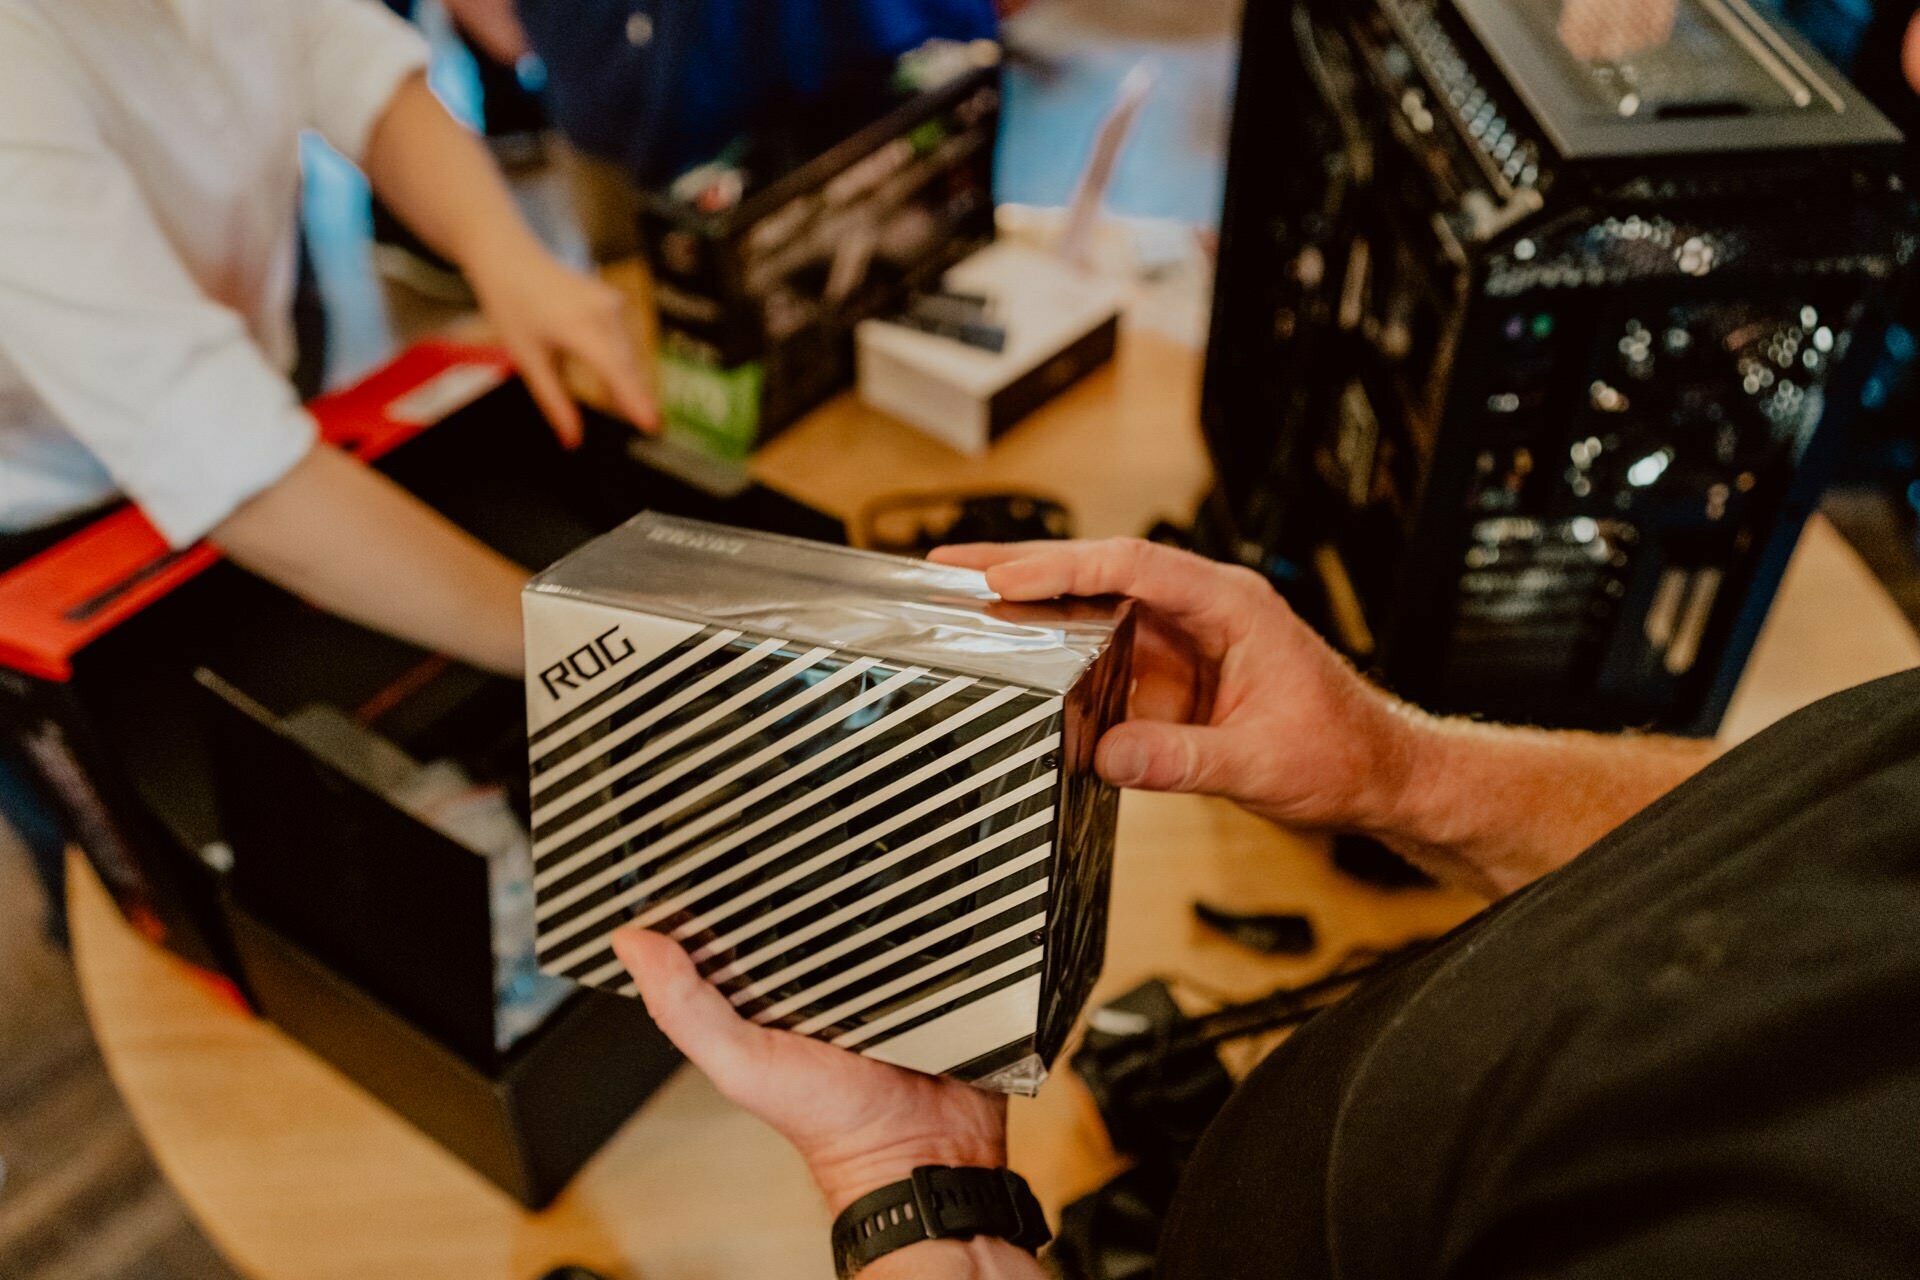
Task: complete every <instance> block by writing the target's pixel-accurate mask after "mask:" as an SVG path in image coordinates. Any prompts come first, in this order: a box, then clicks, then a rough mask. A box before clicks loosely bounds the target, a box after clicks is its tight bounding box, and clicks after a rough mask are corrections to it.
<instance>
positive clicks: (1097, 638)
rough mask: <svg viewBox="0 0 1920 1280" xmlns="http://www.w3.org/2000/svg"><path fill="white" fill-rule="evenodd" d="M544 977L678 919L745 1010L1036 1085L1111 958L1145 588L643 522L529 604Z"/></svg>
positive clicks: (580, 972)
mask: <svg viewBox="0 0 1920 1280" xmlns="http://www.w3.org/2000/svg"><path fill="white" fill-rule="evenodd" d="M525 607H526V628H527V669H528V676H527V703H528V713H529V727H530V757H531V762H532V771H533V793H532V796H533V839H534V865H535V872H534V885H535V891H536V902H537V905H536V907H535V915H536V918H537V921H538V944H537V945H538V950H539V957H540V962H541V966H542V968H543V969H544V970H545V971H546V972H548V973H550V974H557V975H563V976H565V977H568V978H571V979H573V980H574V981H577V982H581V983H584V984H586V985H588V986H593V987H599V988H602V989H605V990H610V991H617V992H621V993H623V994H626V995H633V994H635V993H634V989H633V986H632V985H631V983H630V982H629V981H628V979H627V975H626V974H625V972H624V971H623V970H622V969H621V967H620V963H619V961H618V960H617V959H616V958H615V957H614V955H613V952H612V949H611V947H610V945H609V941H608V937H609V934H611V932H612V931H613V930H614V929H616V928H618V927H619V926H621V925H623V924H625V923H627V922H628V921H630V920H637V921H639V922H641V923H642V924H645V925H647V926H649V927H652V928H656V929H660V930H663V931H666V932H669V933H671V934H673V935H674V936H675V937H676V938H678V939H679V940H680V941H681V942H682V943H683V945H685V946H686V947H687V948H688V950H689V951H690V952H691V953H692V955H693V956H694V958H695V960H696V962H697V963H698V964H699V965H700V968H701V970H702V971H703V972H704V973H706V974H707V976H708V977H709V978H711V979H712V980H713V981H714V982H715V983H716V984H718V985H719V987H720V988H721V990H723V991H724V992H725V993H726V994H727V995H728V997H729V998H730V999H731V1000H732V1001H733V1003H734V1004H735V1005H736V1006H738V1007H739V1009H740V1010H741V1012H742V1013H743V1014H745V1015H746V1016H749V1017H751V1018H753V1019H754V1020H756V1021H758V1022H761V1023H763V1024H767V1025H771V1026H778V1027H784V1028H787V1029H790V1030H793V1031H797V1032H800V1033H801V1034H805V1035H810V1036H815V1037H818V1038H820V1039H823V1040H827V1041H829V1042H831V1043H833V1044H837V1045H841V1046H843V1047H845V1048H849V1049H854V1050H857V1051H859V1052H861V1053H864V1054H866V1055H868V1056H870V1057H873V1058H877V1059H880V1060H882V1061H887V1062H893V1063H898V1064H900V1065H903V1066H908V1067H913V1068H915V1069H918V1070H922V1071H928V1072H936V1073H944V1074H948V1075H953V1076H956V1077H959V1078H961V1079H965V1080H970V1081H973V1082H974V1083H977V1084H980V1085H982V1086H983V1087H989V1088H995V1089H999V1090H1002V1091H1005V1092H1016V1093H1030V1092H1032V1091H1033V1090H1035V1089H1037V1088H1038V1087H1039V1084H1040V1082H1041V1081H1042V1080H1043V1079H1044V1078H1045V1076H1046V1069H1047V1065H1048V1064H1049V1063H1050V1062H1051V1061H1052V1059H1053V1057H1054V1056H1055V1055H1056V1054H1057V1053H1058V1052H1059V1050H1060V1048H1061V1045H1062V1044H1063V1042H1064V1041H1065V1039H1066V1036H1067V1033H1068V1032H1069V1030H1070V1029H1071V1028H1072V1025H1073V1022H1074V1020H1075V1019H1076V1018H1077V1017H1078V1015H1079V1012H1080V1009H1081V1007H1082V1005H1083V1004H1084V1003H1085V1001H1086V998H1087V996H1088V994H1089V992H1090V990H1091V988H1092V985H1093V981H1094V979H1095V977H1096V976H1097V975H1098V973H1099V969H1100V964H1101V960H1102V957H1103V953H1104V949H1105V937H1106V911H1107V889H1108V882H1109V875H1110V872H1111V868H1112V861H1113V837H1114V826H1115V818H1116V815H1117V811H1118V795H1117V794H1116V793H1115V792H1114V790H1113V789H1112V788H1111V787H1109V786H1107V785H1106V784H1104V783H1102V782H1101V781H1100V780H1099V779H1098V777H1097V776H1096V775H1095V774H1094V772H1093V768H1092V761H1093V748H1094V744H1095V743H1096V742H1097V741H1098V739H1099V736H1100V734H1101V732H1103V731H1104V729H1105V728H1106V727H1107V726H1108V725H1109V724H1111V723H1113V722H1114V721H1115V720H1116V719H1117V718H1118V717H1119V716H1120V715H1121V714H1122V711H1123V708H1124V700H1125V694H1126V684H1127V674H1126V673H1127V666H1128V659H1129V653H1128V650H1129V645H1130V640H1131V626H1130V619H1129V615H1128V613H1127V609H1126V606H1125V605H1124V604H1123V603H1119V602H1114V601H1079V602H1071V603H1063V604H1059V605H1047V606H1026V605H1022V606H1017V607H1016V606H1007V605H1004V604H1001V603H1000V602H998V601H997V600H996V598H995V597H994V596H993V595H992V593H991V592H989V591H988V590H987V588H986V585H985V581H984V579H983V578H982V577H981V576H980V575H979V574H977V573H972V572H969V571H966V570H959V569H950V568H944V567H941V566H938V565H931V564H926V563H924V562H921V561H915V560H906V559H901V558H898V557H893V556H882V555H875V554H872V553H868V552H859V551H848V550H846V549H844V548H838V547H828V546H825V545H822V544H817V543H811V542H804V541H800V540H797V539H790V538H780V537H773V536H768V535H761V534H755V533H749V532H746V531H743V530H736V529H730V528H726V527H723V526H718V525H709V524H701V523H698V522H694V521H685V520H675V519H670V518H666V517H660V516H655V515H643V516H641V517H639V518H638V519H636V520H633V521H631V522H629V523H628V524H626V525H625V526H623V527H621V528H620V529H618V530H616V531H614V532H613V533H611V534H608V535H607V536H606V537H603V538H601V539H599V540H597V541H595V542H593V543H590V544H588V545H587V546H586V547H584V548H582V549H581V550H580V551H578V552H576V553H575V554H573V555H571V556H569V557H567V558H566V559H565V560H562V561H561V562H560V563H559V564H557V565H555V566H554V567H553V568H552V569H549V570H548V571H547V572H546V573H544V574H542V575H540V576H539V577H537V578H535V579H534V580H533V582H532V583H531V584H530V585H529V586H528V588H527V595H526V600H525Z"/></svg>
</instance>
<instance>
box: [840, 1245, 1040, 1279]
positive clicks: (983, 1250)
mask: <svg viewBox="0 0 1920 1280" xmlns="http://www.w3.org/2000/svg"><path fill="white" fill-rule="evenodd" d="M1040 1274H1042V1272H1041V1270H1040V1264H1039V1262H1037V1261H1036V1260H1035V1259H1034V1256H1033V1255H1032V1254H1030V1253H1028V1252H1027V1251H1026V1250H1025V1249H1022V1248H1021V1247H1020V1246H1019V1245H1016V1244H1009V1243H1008V1242H1007V1241H1005V1240H998V1239H995V1238H994V1237H992V1236H977V1237H975V1238H974V1239H972V1240H925V1241H922V1242H921V1243H919V1244H916V1245H911V1246H909V1247H908V1248H905V1249H901V1250H899V1251H897V1252H895V1253H890V1254H888V1255H887V1256H886V1257H884V1258H881V1259H879V1260H878V1261H875V1262H872V1263H870V1264H868V1265H867V1266H865V1267H863V1268H862V1269H861V1271H860V1280H1027V1277H1029V1276H1037V1275H1040Z"/></svg>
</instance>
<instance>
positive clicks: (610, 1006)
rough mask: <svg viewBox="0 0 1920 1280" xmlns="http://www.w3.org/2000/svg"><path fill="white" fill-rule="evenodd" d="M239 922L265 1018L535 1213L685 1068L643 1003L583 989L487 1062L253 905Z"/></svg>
mask: <svg viewBox="0 0 1920 1280" xmlns="http://www.w3.org/2000/svg"><path fill="white" fill-rule="evenodd" d="M232 923H233V936H234V939H235V941H236V943H237V944H238V946H239V953H240V957H241V960H242V962H243V963H244V964H245V965H246V970H247V976H248V978H249V980H250V982H251V983H252V986H253V990H254V994H255V998H256V999H257V1001H258V1002H259V1006H260V1010H261V1012H262V1013H264V1014H265V1015H266V1016H267V1017H268V1018H271V1019H272V1020H273V1022H274V1023H275V1024H276V1025H278V1026H279V1027H280V1028H281V1029H282V1030H283V1031H285V1032H286V1033H287V1034H288V1035H290V1036H292V1037H293V1038H294V1039H295V1040H298V1041H299V1042H300V1043H301V1044H303V1045H305V1046H306V1047H307V1048H309V1049H311V1050H312V1051H313V1052H314V1053H316V1054H318V1055H319V1056H320V1057H322V1058H324V1059H325V1060H326V1061H327V1062H329V1063H331V1064H332V1065H333V1066H334V1067H336V1068H338V1069H339V1070H340V1071H341V1072H342V1073H343V1074H344V1075H346V1076H347V1077H348V1078H350V1079H351V1080H353V1081H354V1082H355V1083H357V1084H358V1085H360V1087H361V1088H363V1089H365V1090H366V1091H367V1092H368V1093H370V1094H372V1095H373V1096H374V1097H376V1098H378V1099H380V1101H381V1102H383V1103H385V1104H386V1105H387V1106H389V1107H391V1108H393V1109H394V1110H395V1111H397V1112H399V1113H400V1114H401V1115H403V1116H405V1117H406V1118H407V1119H408V1120H409V1121H411V1122H412V1123H413V1124H414V1125H415V1126H416V1127H418V1128H419V1129H420V1131H421V1132H423V1133H425V1134H426V1135H427V1136H428V1137H430V1138H432V1139H433V1140H434V1141H436V1142H438V1143H439V1144H440V1145H441V1146H443V1147H445V1148H446V1149H447V1150H448V1151H449V1152H451V1153H452V1154H453V1155H455V1156H456V1157H458V1158H459V1159H460V1160H461V1161H462V1162H463V1163H465V1164H466V1165H468V1166H469V1167H471V1168H472V1169H474V1170H475V1171H476V1172H478V1173H479V1174H480V1175H481V1176H482V1177H484V1178H486V1179H487V1181H489V1182H491V1183H493V1184H494V1185H495V1186H497V1187H499V1188H500V1189H501V1190H503V1191H505V1192H506V1193H507V1194H508V1195H510V1196H512V1197H513V1198H514V1199H516V1200H518V1201H519V1202H520V1203H521V1204H523V1205H525V1206H526V1207H528V1208H529V1209H540V1208H544V1207H545V1206H546V1205H547V1204H549V1203H551V1202H552V1200H553V1198H554V1197H555V1196H556V1195H558V1194H559V1193H560V1190H561V1188H563V1187H564V1186H565V1185H566V1184H567V1182H568V1180H569V1179H571V1178H572V1177H573V1175H574V1174H575V1173H577V1172H578V1171H579V1170H580V1168H581V1166H582V1165H584V1164H586V1162H587V1161H588V1160H589V1159H591V1158H592V1157H593V1154H594V1153H595V1152H596V1151H598V1150H599V1149H600V1147H601V1145H602V1144H603V1143H604V1142H605V1141H606V1140H607V1138H608V1136H610V1135H611V1134H612V1133H613V1131H614V1130H615V1129H617V1128H619V1127H620V1125H621V1124H622V1123H624V1122H625V1121H626V1119H627V1117H628V1116H630V1115H632V1114H633V1111H634V1109H635V1108H637V1107H638V1106H639V1105H640V1104H641V1103H642V1102H645V1101H646V1100H647V1098H648V1097H650V1096H651V1095H652V1093H653V1091H654V1090H655V1089H658V1088H659V1087H660V1086H661V1085H662V1084H663V1083H665V1082H666V1079H667V1077H668V1076H670V1075H672V1074H673V1071H674V1069H675V1068H676V1067H677V1066H678V1065H679V1063H680V1056H679V1054H678V1053H676V1052H675V1051H674V1049H673V1047H672V1046H671V1045H669V1044H668V1043H667V1041H666V1037H664V1036H663V1035H661V1034H660V1031H659V1030H658V1028H656V1027H655V1026H654V1025H653V1023H652V1021H651V1020H650V1019H649V1018H648V1017H647V1016H646V1010H645V1009H644V1008H643V1007H642V1006H641V1005H640V1004H639V1003H638V1002H637V1001H632V1000H621V999H620V998H618V997H617V996H609V995H603V994H601V993H599V992H591V991H583V992H581V993H580V994H578V995H577V996H575V997H574V998H573V999H572V1000H570V1001H569V1002H568V1003H567V1004H565V1005H563V1006H562V1007H561V1008H560V1009H559V1010H558V1011H556V1012H555V1013H554V1014H553V1015H552V1016H550V1017H549V1018H548V1019H547V1021H546V1022H545V1023H543V1024H542V1025H541V1027H540V1029H539V1030H537V1031H535V1032H533V1033H532V1034H531V1035H529V1036H528V1037H527V1038H526V1039H524V1040H522V1041H521V1042H520V1043H519V1044H518V1045H516V1046H515V1047H514V1048H513V1050H512V1051H511V1052H510V1053H509V1054H508V1055H507V1056H506V1057H505V1059H504V1060H502V1061H500V1062H498V1063H494V1064H476V1063H475V1062H473V1061H472V1060H471V1059H469V1058H467V1057H465V1056H463V1055H462V1054H459V1053H456V1052H455V1051H453V1050H452V1049H450V1048H449V1047H447V1046H446V1045H445V1044H442V1043H441V1042H440V1041H438V1040H436V1039H434V1038H433V1037H432V1036H429V1035H427V1034H425V1033H424V1032H422V1031H421V1030H420V1029H419V1028H418V1027H417V1026H415V1025H414V1024H413V1023H412V1022H411V1021H410V1020H408V1019H407V1018H404V1017H402V1016H400V1015H399V1014H398V1013H396V1012H395V1011H394V1010H392V1009H389V1008H388V1007H387V1006H385V1005H383V1004H381V1003H380V1002H379V1001H378V1000H375V999H374V998H373V997H372V996H369V995H368V994H367V993H366V992H365V991H363V990H361V989H360V988H359V987H357V986H355V985H354V984H353V983H351V982H348V981H346V980H345V979H344V978H342V977H341V976H340V975H339V974H337V973H335V972H334V971H333V970H332V969H331V968H329V967H328V966H326V965H324V964H322V963H321V962H320V961H318V960H316V959H314V958H313V957H312V956H311V955H308V954H307V953H306V952H305V951H303V950H302V949H301V948H300V947H299V946H297V945H295V944H294V943H292V942H290V941H288V940H287V939H286V938H285V937H283V936H282V935H281V934H279V933H278V932H276V931H275V930H274V929H272V928H270V927H268V926H267V925H264V924H262V923H260V921H258V920H256V919H254V918H253V917H252V916H251V915H249V914H248V913H247V912H246V911H245V910H244V909H240V908H235V909H234V911H233V913H232Z"/></svg>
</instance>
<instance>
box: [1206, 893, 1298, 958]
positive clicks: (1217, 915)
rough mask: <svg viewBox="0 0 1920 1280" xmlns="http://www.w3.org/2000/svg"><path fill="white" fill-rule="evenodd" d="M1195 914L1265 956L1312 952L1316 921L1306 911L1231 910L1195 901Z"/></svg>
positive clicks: (1249, 948) (1250, 949) (1218, 931)
mask: <svg viewBox="0 0 1920 1280" xmlns="http://www.w3.org/2000/svg"><path fill="white" fill-rule="evenodd" d="M1193 914H1194V918H1195V919H1197V920H1199V921H1200V923H1201V924H1204V925H1206V926H1207V927H1208V928H1209V929H1212V930H1214V931H1215V932H1217V933H1220V934H1224V935H1225V936H1226V937H1228V938H1230V939H1232V940H1233V941H1235V942H1237V943H1239V944H1240V945H1241V946H1243V947H1245V948H1247V949H1248V950H1249V951H1258V952H1259V953H1260V954H1261V955H1263V956H1305V955H1312V954H1313V948H1314V947H1315V945H1317V944H1316V940H1315V938H1314V933H1313V921H1311V920H1309V919H1308V918H1307V917H1305V916H1302V915H1291V914H1278V913H1260V914H1252V915H1248V914H1243V913H1241V912H1237V911H1228V910H1226V909H1225V908H1223V907H1216V906H1213V905H1212V904H1211V903H1206V902H1196V903H1194V904H1193Z"/></svg>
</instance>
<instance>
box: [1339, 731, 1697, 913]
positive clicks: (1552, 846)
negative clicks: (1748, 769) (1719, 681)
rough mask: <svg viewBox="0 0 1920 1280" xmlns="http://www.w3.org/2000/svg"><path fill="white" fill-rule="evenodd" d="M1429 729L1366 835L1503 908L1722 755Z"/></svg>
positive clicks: (1663, 743) (1676, 747) (1625, 741)
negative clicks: (1391, 802)
mask: <svg viewBox="0 0 1920 1280" xmlns="http://www.w3.org/2000/svg"><path fill="white" fill-rule="evenodd" d="M1411 714H1417V713H1411ZM1421 720H1422V723H1421V725H1420V727H1419V728H1418V730H1417V731H1416V732H1415V734H1414V735H1413V740H1414V742H1415V746H1414V747H1413V748H1412V750H1411V752H1410V754H1409V757H1408V761H1407V767H1406V776H1405V778H1404V779H1403V781H1402V783H1401V785H1400V787H1399V798H1398V802H1397V804H1396V805H1395V807H1394V810H1393V812H1391V813H1387V814H1383V815H1381V819H1380V821H1379V822H1378V823H1377V824H1372V825H1371V826H1370V829H1369V831H1368V834H1371V835H1375V836H1377V837H1378V838H1380V839H1381V840H1382V841H1384V842H1385V843H1386V844H1387V845H1388V846H1389V847H1390V848H1392V849H1394V850H1396V851H1397V852H1399V853H1401V854H1402V855H1404V856H1405V857H1407V858H1409V859H1411V860H1412V861H1414V862H1415V863H1417V864H1419V865H1420V866H1422V867H1424V868H1426V869H1427V870H1429V871H1431V872H1432V873H1434V874H1435V875H1437V876H1439V877H1441V878H1442V879H1446V880H1450V881H1452V882H1454V883H1463V884H1466V885H1468V886H1470V887H1473V888H1476V889H1478V890H1480V891H1481V892H1484V893H1486V894H1487V895H1488V896H1490V897H1496V898H1497V897H1501V896H1503V895H1505V894H1508V893H1511V892H1513V891H1514V890H1515V889H1518V888H1520V887H1521V886H1522V885H1525V884H1528V883H1530V882H1532V881H1534V880H1536V879H1538V878H1539V877H1541V876H1543V875H1545V874H1546V873H1547V872H1549V871H1552V870H1553V869H1554V868H1556V867H1559V866H1561V865H1563V864H1564V863H1566V862H1569V861H1571V860H1572V859H1573V858H1574V857H1575V856H1576V855H1578V854H1579V853H1580V852H1582V851H1583V850H1585V849H1586V848H1587V847H1588V846H1589V845H1592V844H1593V843H1594V842H1595V841H1597V840H1599V839H1600V838H1601V837H1602V836H1604V835H1606V834H1607V833H1608V832H1610V831H1612V830H1613V829H1614V828H1615V827H1618V826H1619V825H1620V824H1621V823H1623V822H1625V821H1626V820H1627V819H1628V818H1630V817H1632V816H1633V815H1634V814H1636V813H1638V812H1640V810H1642V809H1644V808H1646V807H1647V806H1648V805H1649V804H1652V803H1653V802H1654V801H1655V800H1657V799H1659V798H1660V797H1661V796H1663V795H1665V794H1666V793H1667V792H1669V791H1671V790H1672V789H1673V788H1674V787H1676V786H1678V785H1679V784H1680V783H1682V782H1684V781H1685V780H1686V779H1687V778H1689V777H1691V776H1692V775H1693V774H1694V773H1696V772H1698V771H1699V770H1700V769H1701V768H1703V767H1705V765H1706V764H1707V763H1708V762H1709V761H1711V760H1712V759H1713V757H1714V754H1715V748H1714V746H1713V744H1712V743H1711V742H1697V741H1692V740H1688V739H1681V738H1663V737H1642V736H1636V735H1620V736H1602V735H1599V734H1590V733H1573V732H1553V731H1547V730H1537V729H1514V728H1507V727H1504V726H1499V725H1485V724H1476V723H1473V722H1471V721H1465V720H1437V719H1430V718H1425V717H1422V718H1421Z"/></svg>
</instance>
